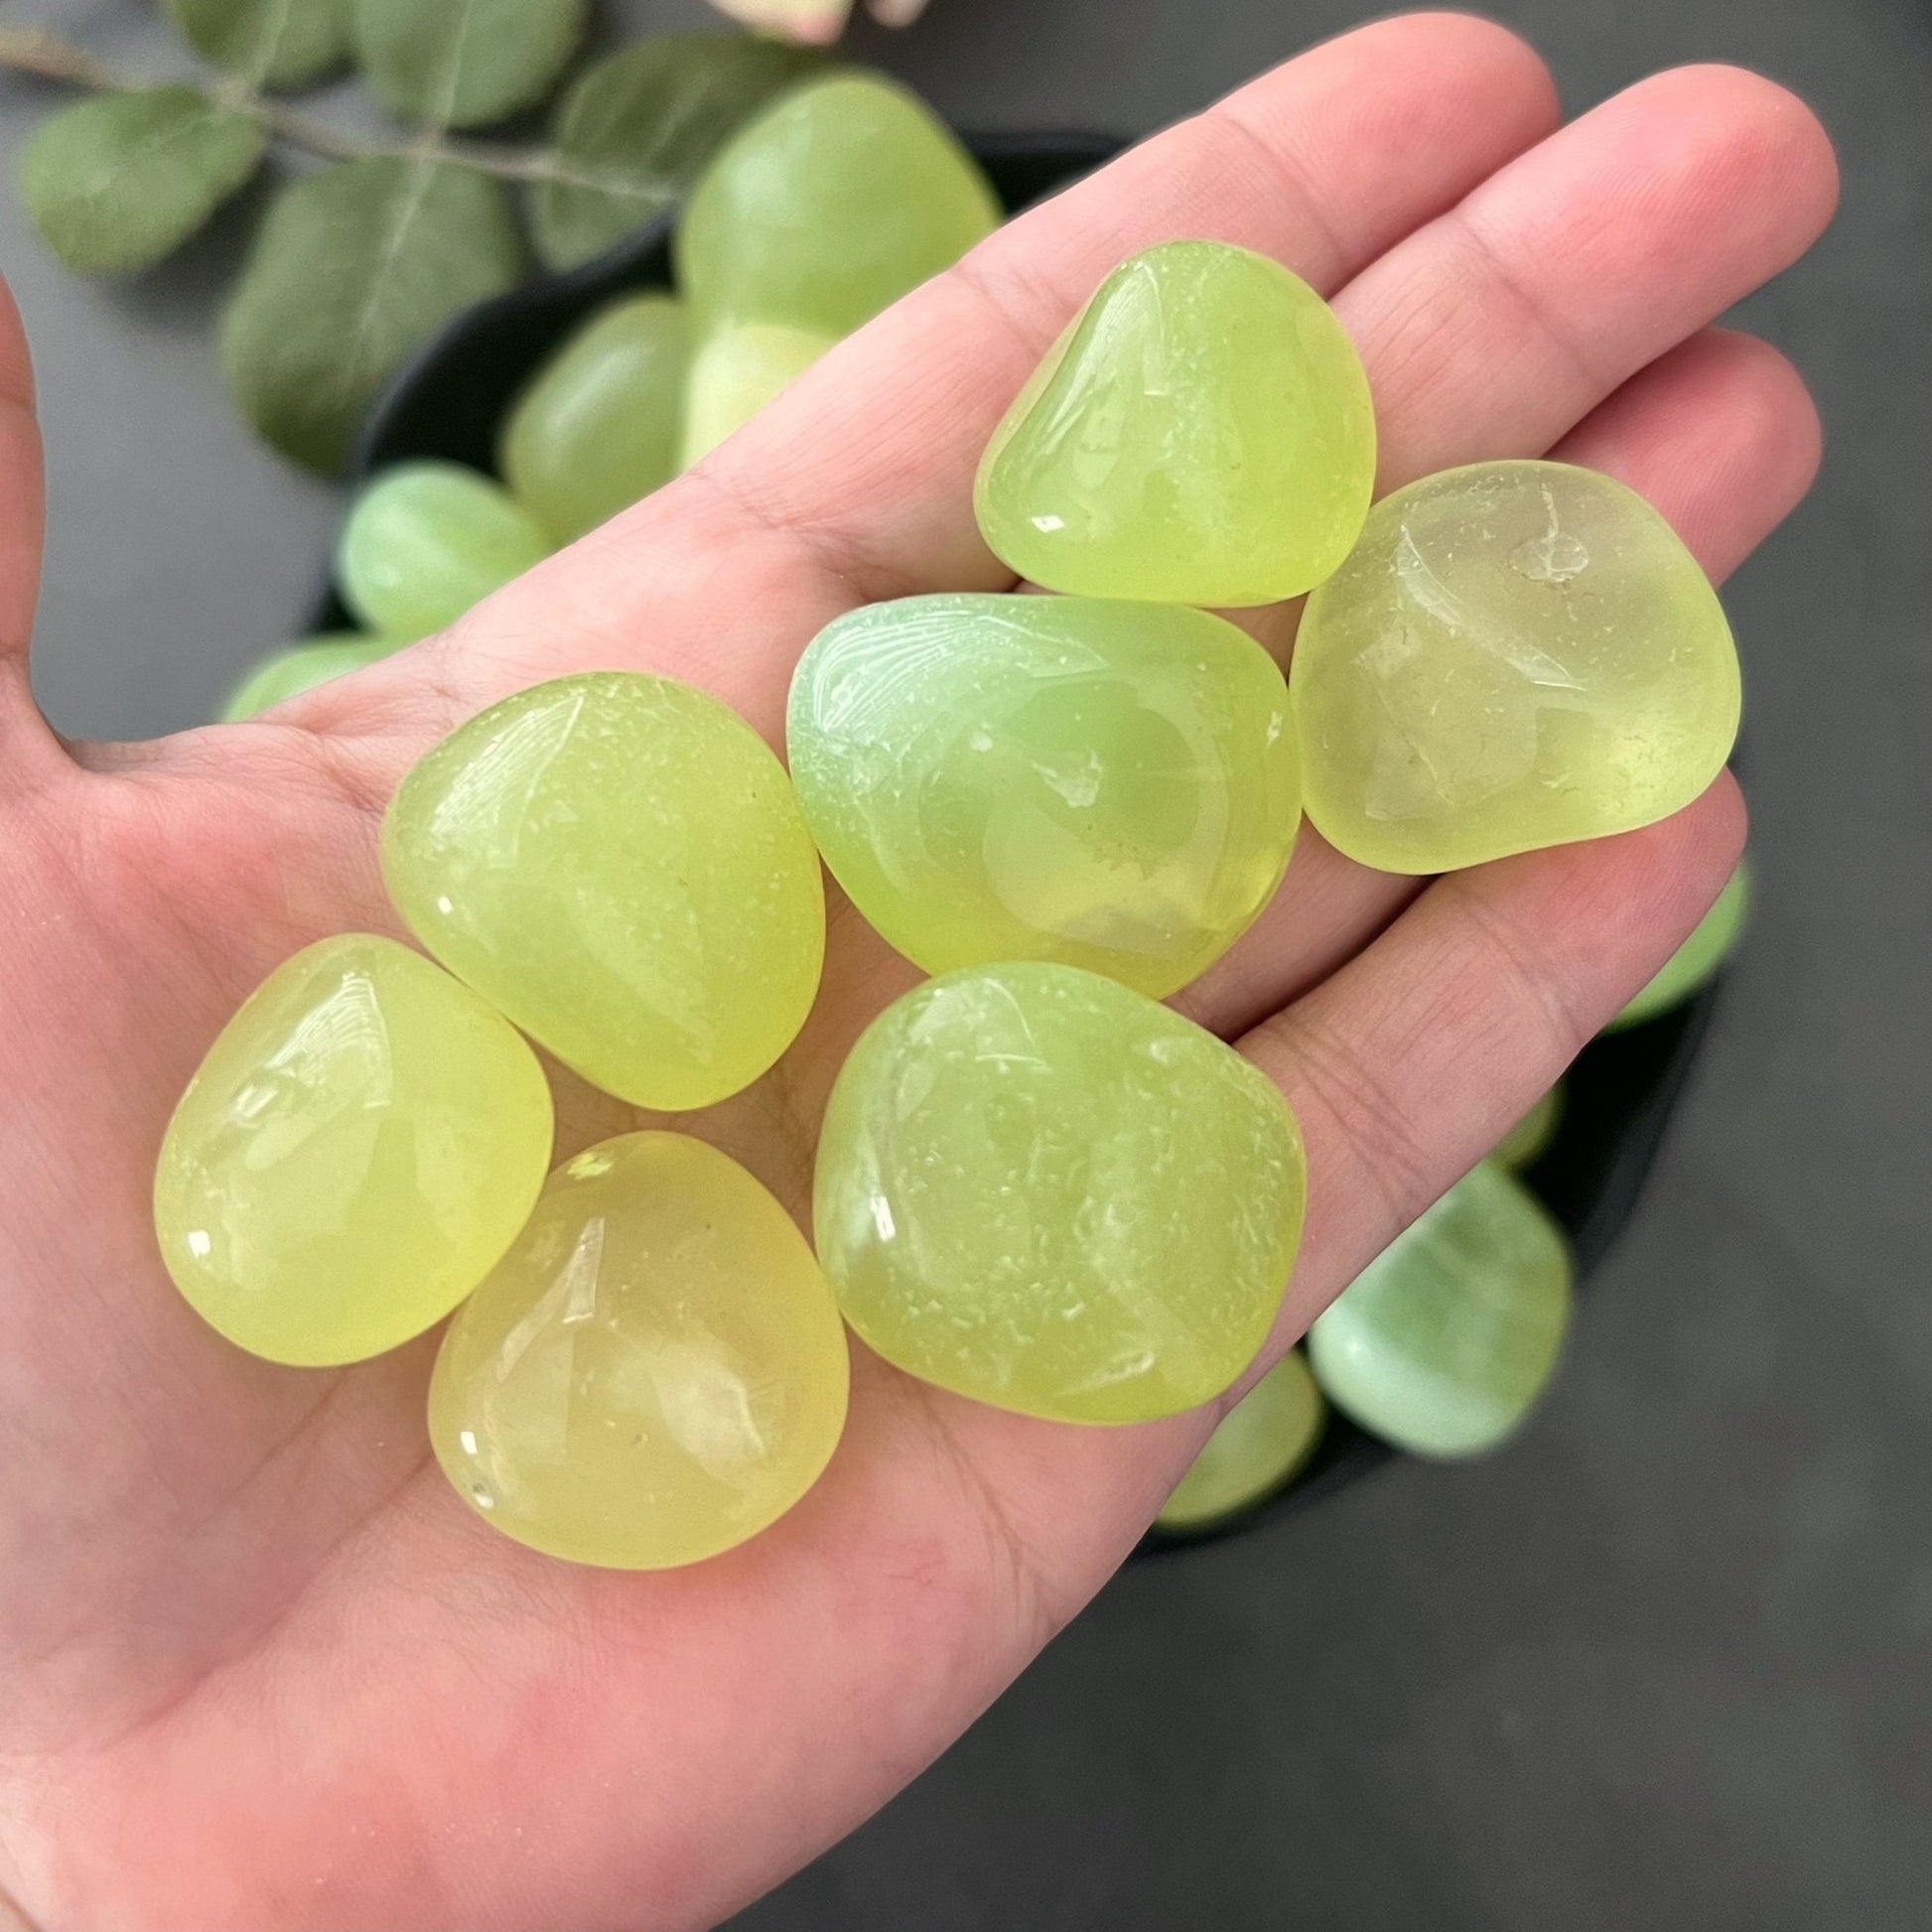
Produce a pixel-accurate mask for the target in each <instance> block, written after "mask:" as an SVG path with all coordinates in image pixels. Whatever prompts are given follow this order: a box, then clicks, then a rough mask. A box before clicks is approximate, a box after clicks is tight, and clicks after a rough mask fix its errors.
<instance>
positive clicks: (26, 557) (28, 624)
mask: <svg viewBox="0 0 1932 1932" xmlns="http://www.w3.org/2000/svg"><path fill="white" fill-rule="evenodd" d="M42 529H43V503H42V490H41V438H40V426H39V424H38V423H37V422H36V420H35V417H34V373H33V365H32V363H31V361H30V360H29V358H28V354H27V337H26V334H25V332H24V331H23V330H22V328H21V326H20V311H19V310H18V309H17V308H15V306H14V300H13V296H12V293H11V292H10V291H9V290H8V289H7V287H6V284H5V283H4V282H0V773H3V774H6V775H7V776H10V777H18V776H19V775H20V774H21V772H22V770H23V769H24V768H32V767H33V766H36V765H38V764H39V763H41V762H42V755H44V754H50V753H53V752H55V751H56V750H57V747H56V745H55V741H54V738H53V735H52V734H51V733H50V732H49V731H48V729H47V727H46V724H45V723H44V722H43V720H42V718H41V715H40V713H39V711H38V710H36V709H35V706H34V700H33V696H32V694H31V692H30V691H29V688H28V681H27V648H28V644H29V642H30V641H31V639H32V637H33V631H34V605H35V601H36V600H37V598H38V597H39V595H40V576H41V537H42Z"/></svg>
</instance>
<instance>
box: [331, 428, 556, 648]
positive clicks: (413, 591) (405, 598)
mask: <svg viewBox="0 0 1932 1932" xmlns="http://www.w3.org/2000/svg"><path fill="white" fill-rule="evenodd" d="M549 552H550V539H549V536H548V535H547V534H546V533H545V532H544V530H543V529H542V528H541V527H540V526H539V525H538V523H537V521H536V519H535V518H534V517H532V516H531V515H530V513H529V512H528V511H527V510H525V509H523V508H522V507H521V506H520V505H519V504H518V503H517V502H516V500H515V498H513V497H512V496H511V495H510V493H509V491H508V490H506V489H505V488H503V486H502V485H501V484H500V483H492V482H491V481H490V480H489V479H488V478H487V477H485V476H483V474H482V472H481V471H477V470H471V469H469V468H467V467H466V466H465V465H463V464H461V463H399V464H397V465H396V466H395V468H394V469H391V470H385V471H383V472H382V474H381V475H380V476H378V477H376V478H374V479H373V480H372V481H371V482H369V483H365V484H364V485H363V487H362V489H361V491H360V492H359V493H358V494H357V496H356V498H355V501H354V502H353V503H352V504H351V505H350V507H349V512H348V517H347V520H346V521H345V523H344V524H343V534H342V538H341V541H340V542H339V544H338V546H337V551H336V583H337V585H338V587H339V588H340V589H341V591H342V594H343V602H344V603H345V604H346V605H347V606H348V608H349V609H350V610H351V611H353V612H354V613H355V615H356V617H357V618H359V619H360V620H361V621H362V622H364V623H365V624H367V625H368V626H369V628H370V629H372V630H376V631H380V632H381V633H382V635H383V636H385V637H393V638H395V639H397V640H398V641H399V642H408V641H409V640H410V639H411V638H415V637H427V636H428V635H429V633H430V632H431V631H432V630H441V629H442V628H443V627H444V625H446V624H451V623H454V622H455V621H457V619H458V618H460V617H462V616H463V614H464V613H465V612H466V611H468V610H469V609H470V608H471V606H472V605H475V604H478V603H481V602H482V600H483V599H484V598H485V597H487V596H488V595H489V594H490V592H491V591H494V590H497V589H499V588H500V587H501V586H502V585H504V584H507V583H508V582H509V581H510V579H511V578H512V577H518V576H521V575H522V573H523V572H524V571H526V570H528V569H529V568H530V567H531V565H532V564H537V563H541V562H542V561H543V559H544V558H545V557H546V556H547V555H548V554H549Z"/></svg>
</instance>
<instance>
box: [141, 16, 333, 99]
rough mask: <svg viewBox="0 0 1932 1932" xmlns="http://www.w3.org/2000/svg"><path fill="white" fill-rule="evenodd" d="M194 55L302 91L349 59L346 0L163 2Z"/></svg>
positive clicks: (267, 83)
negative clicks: (300, 88)
mask: <svg viewBox="0 0 1932 1932" xmlns="http://www.w3.org/2000/svg"><path fill="white" fill-rule="evenodd" d="M163 5H164V10H165V11H166V13H167V15H168V18H169V19H170V20H172V21H173V22H174V24H175V25H176V27H177V28H179V29H180V31H181V34H182V37H183V38H184V39H185V40H186V41H187V42H188V44H189V46H191V47H192V48H193V49H194V50H195V52H196V53H197V54H200V55H203V56H204V57H206V58H207V60H210V61H212V62H214V63H215V65H216V66H217V67H224V68H227V69H231V70H232V71H233V72H235V73H242V74H246V75H247V76H248V77H249V78H250V79H251V80H254V81H256V82H258V83H259V84H261V85H263V86H268V87H302V86H306V85H308V84H309V82H311V81H313V80H320V79H321V78H322V76H323V75H324V74H325V73H327V72H328V71H329V70H330V69H331V68H335V67H340V66H341V65H342V63H343V62H344V61H345V60H347V58H348V6H349V0H163Z"/></svg>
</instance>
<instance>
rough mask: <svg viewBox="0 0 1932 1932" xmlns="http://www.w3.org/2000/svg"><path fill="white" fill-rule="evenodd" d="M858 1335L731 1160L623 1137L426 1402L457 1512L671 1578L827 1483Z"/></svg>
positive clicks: (455, 1338)
mask: <svg viewBox="0 0 1932 1932" xmlns="http://www.w3.org/2000/svg"><path fill="white" fill-rule="evenodd" d="M846 1380H847V1356H846V1340H845V1329H844V1327H843V1326H842V1325H841V1324H840V1321H839V1312H838V1309H837V1307H836V1305H835V1304H834V1303H833V1300H832V1292H831V1290H830V1289H829V1288H828V1287H827V1286H826V1283H825V1277H824V1276H823V1275H821V1274H820V1273H819V1271H818V1264H817V1263H816V1262H814V1261H813V1259H812V1254H811V1250H810V1249H809V1248H808V1247H807V1246H806V1245H805V1239H804V1236H803V1235H801V1234H800V1233H799V1232H798V1229H797V1228H796V1227H795V1226H794V1225H793V1223H792V1220H791V1217H790V1216H789V1215H788V1214H787V1213H786V1212H785V1211H784V1209H783V1208H782V1207H780V1206H779V1205H778V1203H777V1202H776V1201H775V1200H773V1199H772V1197H771V1196H770V1195H769V1194H768V1193H766V1192H765V1190H764V1189H763V1188H762V1187H760V1186H759V1183H758V1182H757V1181H756V1180H754V1179H753V1178H752V1176H751V1175H750V1174H749V1173H746V1172H745V1170H744V1169H743V1168H741V1167H740V1166H739V1165H738V1163H737V1162H735V1161H733V1160H730V1159H729V1158H728V1157H727V1156H725V1155H723V1154H720V1153H719V1152H718V1151H717V1149H716V1148H712V1147H708V1146H706V1145H705V1144H704V1143H703V1142H701V1141H693V1140H689V1139H686V1138H685V1137H684V1136H683V1135H679V1134H626V1135H624V1136H623V1137H622V1138H621V1139H619V1140H615V1141H606V1142H604V1143H603V1144H602V1145H601V1146H598V1147H594V1148H590V1149H588V1150H587V1151H586V1152H584V1153H583V1154H580V1155H578V1156H577V1158H576V1159H575V1160H574V1161H571V1162H569V1163H567V1164H566V1165H565V1166H564V1167H562V1168H559V1169H558V1170H557V1172H556V1173H554V1174H553V1175H552V1176H551V1178H550V1183H549V1185H548V1186H547V1187H546V1188H545V1189H544V1191H543V1197H542V1199H541V1200H540V1201H538V1203H537V1208H536V1212H535V1213H534V1214H533V1215H532V1216H531V1217H530V1224H529V1226H528V1227H527V1228H525V1229H524V1231H523V1233H522V1234H521V1235H520V1236H519V1237H518V1239H517V1241H516V1244H515V1246H514V1247H512V1248H511V1249H510V1251H509V1253H508V1254H507V1255H505V1256H504V1257H503V1259H502V1261H501V1262H500V1263H499V1264H498V1266H497V1268H496V1270H495V1272H494V1273H493V1274H491V1276H490V1277H489V1279H488V1280H487V1281H486V1282H485V1283H484V1284H483V1287H482V1288H480V1289H479V1290H478V1291H477V1293H476V1294H475V1295H473V1296H472V1297H471V1298H470V1300H469V1301H468V1302H467V1303H465V1304H464V1307H463V1309H462V1311H460V1312H459V1314H458V1315H457V1318H456V1320H455V1321H453V1322H452V1323H451V1324H450V1330H449V1333H448V1334H446V1335H445V1336H444V1337H443V1346H442V1349H441V1352H440V1353H439V1354H438V1355H437V1358H436V1373H435V1375H434V1377H433V1378H432V1379H431V1382H430V1392H429V1427H430V1441H431V1442H432V1443H433V1444H434V1446H435V1449H436V1456H437V1460H438V1461H439V1462H441V1463H442V1465H443V1469H444V1472H445V1474H447V1475H448V1476H449V1478H450V1481H451V1482H452V1483H453V1484H455V1486H456V1490H457V1493H458V1495H460V1496H461V1497H462V1498H463V1499H464V1501H465V1502H467V1503H468V1504H469V1505H470V1507H471V1508H472V1509H474V1510H475V1511H476V1512H477V1513H478V1515H480V1516H482V1517H483V1519H484V1521H485V1522H488V1523H491V1524H494V1526H495V1527H496V1528H497V1529H499V1530H501V1531H503V1533H504V1534H505V1535H507V1536H513V1537H514V1538H515V1539H516V1540H517V1541H518V1542H519V1543H527V1544H529V1545H530V1546H531V1547H532V1548H533V1549H537V1550H544V1551H547V1552H548V1553H549V1554H551V1555H552V1556H559V1557H568V1558H571V1559H572V1560H574V1561H575V1562H578V1563H594V1564H603V1565H606V1566H609V1567H612V1568H616V1569H623V1570H662V1569H667V1568H669V1567H670V1566H672V1565H674V1564H682V1563H695V1562H697V1561H698V1559H700V1558H701V1557H709V1556H715V1555H716V1554H717V1553H718V1552H719V1551H721V1550H728V1549H730V1548H731V1547H732V1546H733V1545H734V1544H737V1543H743V1542H744V1541H745V1539H746V1538H747V1537H749V1536H755V1535H757V1534H758V1532H759V1530H761V1529H763V1528H765V1527H766V1525H767V1524H769V1523H771V1522H773V1521H774V1520H775V1519H776V1518H778V1517H779V1516H782V1515H783V1514H784V1512H785V1511H786V1510H787V1509H789V1508H790V1507H791V1506H792V1504H793V1503H795V1502H796V1501H797V1500H798V1498H799V1497H800V1496H802V1495H803V1494H804V1493H805V1491H806V1490H807V1489H809V1488H810V1487H811V1486H812V1484H813V1483H814V1482H816V1481H817V1480H818V1477H819V1474H820V1472H821V1471H822V1470H823V1469H824V1467H825V1465H826V1463H827V1462H828V1461H829V1460H830V1459H831V1455H832V1451H833V1449H835V1448H837V1446H838V1441H839V1433H840V1431H841V1430H842V1429H843V1428H844V1426H845V1405H846Z"/></svg>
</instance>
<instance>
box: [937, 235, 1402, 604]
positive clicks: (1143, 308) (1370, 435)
mask: <svg viewBox="0 0 1932 1932" xmlns="http://www.w3.org/2000/svg"><path fill="white" fill-rule="evenodd" d="M1374 479H1375V411H1374V406H1373V404H1372V403H1371V401H1370V398H1369V391H1368V377H1367V376H1366V374H1364V372H1363V369H1362V364H1361V360H1360V358H1359V357H1358V356H1357V355H1356V353H1355V349H1354V345H1352V344H1351V343H1350V342H1349V340H1348V337H1347V336H1346V334H1345V333H1344V332H1343V330H1342V327H1341V324H1340V323H1339V322H1337V321H1336V320H1335V317H1334V315H1333V313H1332V312H1331V311H1330V309H1329V308H1328V305H1327V304H1326V303H1325V302H1323V301H1322V300H1321V298H1320V297H1319V296H1318V295H1316V294H1315V292H1314V291H1313V290H1312V289H1311V288H1310V287H1309V285H1308V284H1307V283H1306V282H1304V281H1302V280H1301V279H1300V278H1299V277H1297V276H1295V275H1292V274H1290V273H1289V271H1288V270H1287V269H1286V268H1284V267H1283V266H1282V265H1281V264H1280V263H1279V262H1276V261H1271V260H1269V259H1268V257H1267V256H1265V255H1257V254H1254V253H1252V252H1251V251H1249V250H1248V249H1246V248H1235V247H1230V246H1229V245H1228V244H1227V243H1226V242H1220V241H1171V242H1167V243H1164V244H1163V245H1162V246H1160V247H1157V248H1150V249H1148V250H1146V251H1145V252H1144V253H1142V254H1139V255H1135V256H1134V257H1132V258H1131V259H1130V260H1128V261H1125V262H1123V263H1122V264H1121V265H1120V266H1119V267H1118V268H1117V269H1115V270H1114V272H1113V273H1112V274H1111V275H1109V276H1108V277H1107V279H1106V280H1105V281H1104V282H1102V283H1101V285H1100V287H1099V289H1098V291H1097V292H1096V293H1095V294H1094V296H1093V298H1092V300H1091V301H1090V302H1088V304H1087V305H1086V307H1085V308H1084V309H1082V310H1081V312H1080V314H1079V315H1078V316H1077V317H1075V319H1074V321H1073V323H1072V325H1071V326H1070V327H1069V328H1068V329H1067V331H1066V332H1065V334H1064V335H1062V336H1061V338H1060V340H1059V341H1058V342H1057V343H1056V344H1055V345H1053V347H1052V348H1051V349H1050V350H1049V351H1048V352H1047V354H1046V357H1045V359H1044V360H1043V361H1042V362H1041V363H1040V365H1039V367H1038V369H1037V370H1035V373H1034V375H1033V378H1032V379H1031V380H1030V381H1029V382H1028V384H1027V386H1026V387H1025V388H1024V389H1022V390H1021V392H1020V394H1019V396H1018V398H1017V399H1016V400H1015V402H1014V404H1013V406H1012V408H1010V409H1009V410H1008V411H1007V414H1006V416H1005V418H1004V419H1003V420H1002V421H1001V423H1000V426H999V427H998V429H996V430H995V431H994V433H993V439H992V441H991V442H990V443H989V444H988V445H987V448H986V454H985V456H984V457H983V458H982V459H981V462H980V468H979V476H978V480H977V482H976V483H975V485H974V492H973V506H974V509H975V511H976V513H977V514H978V517H979V526H980V533H981V534H982V535H983V536H984V537H985V538H986V541H987V545H988V547H989V548H990V549H991V550H992V552H993V554H994V555H995V556H996V557H998V558H999V559H1000V561H1001V562H1002V563H1004V564H1007V565H1009V566H1010V567H1011V568H1012V569H1013V570H1014V571H1015V572H1016V573H1017V574H1018V575H1020V576H1021V577H1024V578H1026V579H1028V580H1029V581H1030V582H1032V583H1035V584H1041V585H1044V586H1045V587H1046V588H1048V589H1049V590H1055V591H1067V592H1071V593H1073V594H1075V595H1078V596H1081V597H1125V598H1144V599H1148V600H1150V601H1152V602H1155V603H1159V604H1200V605H1208V606H1226V605H1252V604H1273V603H1276V602H1278V601H1280V600H1281V599H1283V598H1289V597H1299V596H1300V595H1301V594H1302V593H1303V592H1304V591H1306V590H1308V589H1310V588H1311V586H1312V585H1315V584H1318V583H1319V582H1320V581H1321V580H1322V578H1324V577H1325V576H1327V574H1328V573H1329V572H1330V571H1331V570H1333V569H1334V568H1335V566H1336V565H1337V564H1339V563H1340V562H1341V560H1342V558H1343V557H1345V556H1346V555H1347V554H1348V547H1349V545H1350V544H1351V543H1353V542H1354V540H1355V537H1356V535H1357V533H1358V532H1359V531H1360V529H1361V527H1362V518H1363V516H1364V514H1365V513H1366V512H1367V510H1368V499H1369V490H1370V487H1371V485H1372V484H1373V483H1374Z"/></svg>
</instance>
